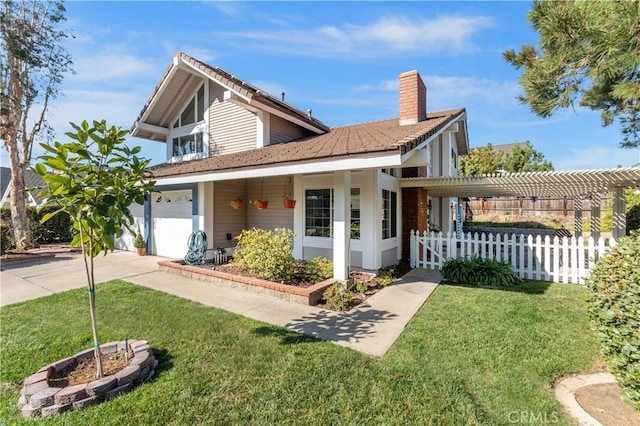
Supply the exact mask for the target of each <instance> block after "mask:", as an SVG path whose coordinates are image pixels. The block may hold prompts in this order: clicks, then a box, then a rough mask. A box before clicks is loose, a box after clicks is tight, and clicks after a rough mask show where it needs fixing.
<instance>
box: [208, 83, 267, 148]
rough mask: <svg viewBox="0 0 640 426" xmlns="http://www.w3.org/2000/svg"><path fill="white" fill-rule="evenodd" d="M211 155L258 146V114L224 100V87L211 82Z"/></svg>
mask: <svg viewBox="0 0 640 426" xmlns="http://www.w3.org/2000/svg"><path fill="white" fill-rule="evenodd" d="M209 103H210V108H209V155H211V156H214V155H218V154H230V153H233V152H241V151H247V150H249V149H255V148H256V116H255V114H253V113H252V112H250V111H248V110H246V109H244V108H242V107H240V106H238V105H235V104H233V103H231V102H224V88H223V87H222V86H220V85H218V84H216V83H214V82H211V83H210V84H209Z"/></svg>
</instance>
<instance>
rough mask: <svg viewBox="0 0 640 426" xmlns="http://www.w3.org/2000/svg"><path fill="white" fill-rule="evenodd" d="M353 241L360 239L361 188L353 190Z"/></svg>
mask: <svg viewBox="0 0 640 426" xmlns="http://www.w3.org/2000/svg"><path fill="white" fill-rule="evenodd" d="M351 239H352V240H359V239H360V188H351Z"/></svg>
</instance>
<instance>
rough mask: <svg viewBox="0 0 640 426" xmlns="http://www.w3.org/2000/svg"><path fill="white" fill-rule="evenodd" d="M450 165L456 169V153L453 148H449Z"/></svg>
mask: <svg viewBox="0 0 640 426" xmlns="http://www.w3.org/2000/svg"><path fill="white" fill-rule="evenodd" d="M451 167H452V168H454V169H456V170H457V169H458V153H457V152H456V150H455V149H453V148H451Z"/></svg>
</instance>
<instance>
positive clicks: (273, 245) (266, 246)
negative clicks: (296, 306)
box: [231, 228, 295, 281]
mask: <svg viewBox="0 0 640 426" xmlns="http://www.w3.org/2000/svg"><path fill="white" fill-rule="evenodd" d="M236 239H237V240H238V245H237V247H236V250H235V252H234V253H233V261H232V262H231V263H232V264H234V265H236V266H238V267H241V268H246V269H247V271H248V272H249V273H250V274H253V275H257V276H259V277H261V278H264V279H267V280H275V281H289V280H290V279H291V276H292V274H293V271H294V265H295V260H294V258H293V254H292V250H293V231H291V230H290V229H285V228H276V229H275V230H273V231H269V230H266V229H258V228H252V229H245V230H243V231H242V233H240V235H239V236H237V237H236Z"/></svg>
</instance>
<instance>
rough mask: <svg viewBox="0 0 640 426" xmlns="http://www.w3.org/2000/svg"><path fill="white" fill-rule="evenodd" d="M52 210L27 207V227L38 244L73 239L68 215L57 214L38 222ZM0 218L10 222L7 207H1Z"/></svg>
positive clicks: (52, 209) (50, 208)
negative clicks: (43, 221)
mask: <svg viewBox="0 0 640 426" xmlns="http://www.w3.org/2000/svg"><path fill="white" fill-rule="evenodd" d="M54 211H56V209H55V208H54V207H45V208H43V209H41V210H40V211H38V209H37V208H35V207H27V218H28V219H29V229H31V232H32V234H33V239H34V240H35V241H36V242H37V243H39V244H50V243H56V242H58V243H61V242H64V243H66V242H70V241H71V240H72V239H73V235H74V230H73V226H72V225H71V218H70V217H69V215H64V214H57V215H55V216H53V217H52V218H50V219H49V220H47V221H46V222H45V223H40V219H42V217H43V216H44V215H46V214H48V213H53V212H54ZM0 218H1V219H2V220H3V221H6V222H10V221H11V211H10V210H9V209H8V208H3V209H2V211H1V212H0Z"/></svg>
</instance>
